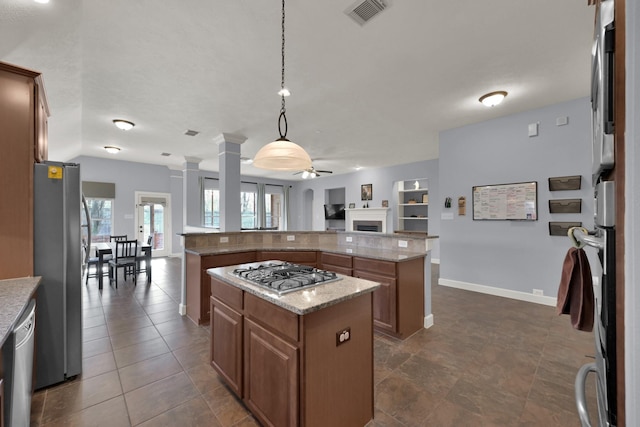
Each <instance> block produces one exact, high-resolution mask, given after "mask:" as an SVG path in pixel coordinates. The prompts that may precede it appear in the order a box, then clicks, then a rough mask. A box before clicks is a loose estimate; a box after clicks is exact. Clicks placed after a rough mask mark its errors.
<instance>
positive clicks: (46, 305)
mask: <svg viewBox="0 0 640 427" xmlns="http://www.w3.org/2000/svg"><path fill="white" fill-rule="evenodd" d="M80 207H81V190H80V165H78V164H72V163H58V162H44V163H36V164H35V165H34V201H33V208H34V273H35V275H36V276H42V282H41V284H40V287H39V289H38V292H37V297H36V307H37V308H36V347H35V359H36V365H35V366H36V371H35V388H36V389H40V388H43V387H47V386H50V385H52V384H56V383H59V382H62V381H65V380H66V379H68V378H71V377H74V376H76V375H78V374H80V373H81V371H82V246H81V237H80V214H81V210H80Z"/></svg>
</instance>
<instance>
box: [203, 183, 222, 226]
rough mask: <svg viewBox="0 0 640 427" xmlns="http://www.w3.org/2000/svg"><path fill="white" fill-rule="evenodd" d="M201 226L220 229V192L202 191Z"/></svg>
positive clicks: (207, 189)
mask: <svg viewBox="0 0 640 427" xmlns="http://www.w3.org/2000/svg"><path fill="white" fill-rule="evenodd" d="M203 211H204V212H203V224H202V225H204V226H205V227H214V228H220V191H219V190H217V189H213V188H205V189H204V205H203Z"/></svg>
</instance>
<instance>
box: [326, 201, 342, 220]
mask: <svg viewBox="0 0 640 427" xmlns="http://www.w3.org/2000/svg"><path fill="white" fill-rule="evenodd" d="M324 219H344V203H339V204H333V205H324Z"/></svg>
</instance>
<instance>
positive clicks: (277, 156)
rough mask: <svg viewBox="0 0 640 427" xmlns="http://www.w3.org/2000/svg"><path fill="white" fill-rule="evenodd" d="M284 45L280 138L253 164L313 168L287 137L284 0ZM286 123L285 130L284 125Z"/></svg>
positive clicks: (281, 169) (281, 167)
mask: <svg viewBox="0 0 640 427" xmlns="http://www.w3.org/2000/svg"><path fill="white" fill-rule="evenodd" d="M281 26H282V47H281V49H280V53H281V59H282V67H281V76H282V78H281V80H280V92H278V94H279V95H280V97H281V98H282V104H281V107H280V116H279V117H278V133H279V134H280V138H278V139H276V140H275V141H273V142H270V143H268V144H267V145H265V146H264V147H262V148H261V149H260V151H258V153H257V154H256V157H255V158H254V159H253V165H254V166H255V167H257V168H261V169H269V170H275V171H299V170H305V169H309V168H311V157H309V155H308V154H307V152H306V151H304V148H302V147H300V146H299V145H298V144H295V143H293V142H291V141H289V140H288V139H287V130H288V126H287V116H286V111H287V110H286V108H285V101H284V97H285V96H289V90H288V89H286V88H285V86H284V0H282V21H281ZM283 123H284V132H283V131H282V125H283Z"/></svg>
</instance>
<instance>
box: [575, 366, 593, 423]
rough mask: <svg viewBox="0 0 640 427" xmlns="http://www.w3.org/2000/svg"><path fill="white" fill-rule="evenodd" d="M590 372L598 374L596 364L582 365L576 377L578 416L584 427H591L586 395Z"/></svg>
mask: <svg viewBox="0 0 640 427" xmlns="http://www.w3.org/2000/svg"><path fill="white" fill-rule="evenodd" d="M589 372H596V364H595V363H587V364H586V365H582V367H580V369H579V370H578V374H577V375H576V383H575V392H576V407H577V408H578V416H579V417H580V424H581V425H582V427H591V422H590V421H589V411H588V410H587V397H586V393H585V385H586V382H587V375H589Z"/></svg>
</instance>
